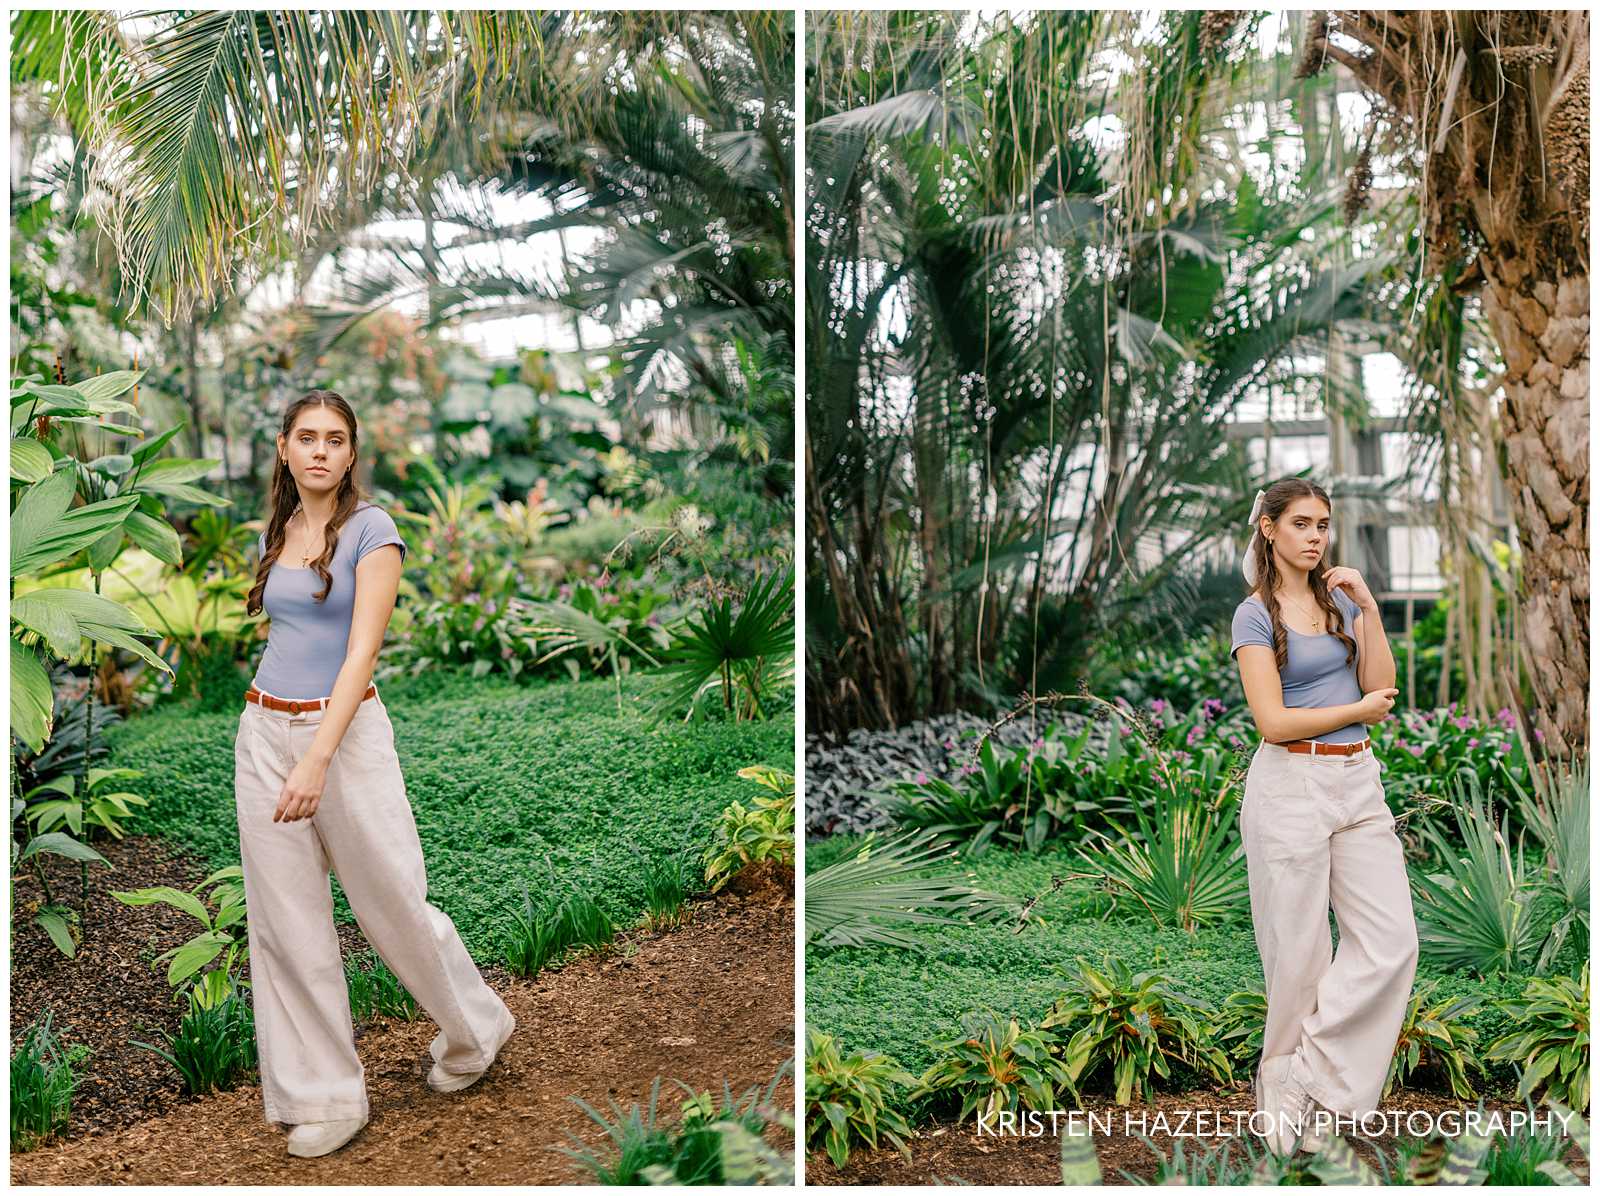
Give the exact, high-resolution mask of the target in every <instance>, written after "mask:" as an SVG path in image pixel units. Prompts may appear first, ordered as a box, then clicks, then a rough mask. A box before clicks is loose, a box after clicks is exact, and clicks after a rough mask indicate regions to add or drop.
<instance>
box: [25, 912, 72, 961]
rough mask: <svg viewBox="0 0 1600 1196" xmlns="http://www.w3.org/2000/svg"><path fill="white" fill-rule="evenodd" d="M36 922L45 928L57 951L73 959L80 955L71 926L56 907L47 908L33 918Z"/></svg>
mask: <svg viewBox="0 0 1600 1196" xmlns="http://www.w3.org/2000/svg"><path fill="white" fill-rule="evenodd" d="M33 920H34V922H36V923H37V924H38V925H40V926H42V927H43V928H44V932H45V933H46V934H48V935H49V936H50V941H51V942H52V943H54V944H55V945H56V950H58V951H60V952H61V954H63V955H65V956H66V957H67V958H68V959H72V958H74V957H76V956H77V954H78V944H77V943H75V942H73V940H72V928H71V924H70V923H69V922H68V921H67V919H66V918H65V917H63V916H62V914H61V912H60V911H59V910H57V909H56V908H55V907H54V906H49V905H47V906H45V907H44V908H43V909H41V910H40V911H39V912H38V913H37V914H35V915H34V916H33Z"/></svg>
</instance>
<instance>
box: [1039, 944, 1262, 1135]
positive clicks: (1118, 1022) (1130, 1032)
mask: <svg viewBox="0 0 1600 1196" xmlns="http://www.w3.org/2000/svg"><path fill="white" fill-rule="evenodd" d="M1101 968H1102V969H1103V970H1096V969H1095V968H1094V967H1092V966H1091V965H1090V964H1089V962H1088V961H1087V960H1084V959H1081V958H1080V959H1079V960H1078V971H1077V974H1076V975H1075V976H1071V977H1070V984H1069V987H1068V988H1067V990H1066V991H1065V992H1064V993H1063V994H1062V995H1061V996H1059V997H1057V998H1056V1000H1055V1002H1054V1004H1052V1005H1051V1007H1050V1012H1049V1014H1048V1015H1047V1016H1046V1017H1045V1019H1044V1021H1043V1022H1042V1023H1041V1026H1042V1028H1045V1029H1050V1028H1052V1027H1057V1026H1059V1027H1061V1028H1062V1031H1063V1033H1064V1034H1065V1035H1067V1036H1068V1037H1067V1038H1066V1045H1065V1047H1064V1049H1063V1051H1062V1062H1063V1063H1064V1064H1065V1066H1066V1070H1067V1075H1068V1076H1069V1078H1070V1079H1071V1081H1072V1083H1073V1084H1076V1083H1077V1082H1078V1081H1079V1080H1080V1079H1081V1078H1083V1077H1085V1076H1087V1075H1092V1074H1094V1073H1096V1072H1098V1071H1100V1070H1101V1069H1102V1068H1104V1069H1105V1070H1106V1071H1107V1072H1109V1074H1110V1079H1111V1082H1112V1086H1113V1091H1114V1096H1115V1099H1116V1102H1117V1103H1118V1104H1119V1105H1125V1104H1127V1103H1128V1102H1129V1101H1130V1100H1132V1099H1133V1092H1134V1089H1135V1087H1137V1088H1138V1090H1139V1092H1140V1094H1141V1095H1142V1096H1143V1097H1144V1099H1145V1100H1146V1101H1149V1100H1152V1099H1153V1092H1152V1085H1151V1075H1152V1073H1153V1074H1155V1075H1158V1076H1160V1077H1161V1078H1162V1079H1170V1078H1171V1075H1172V1069H1171V1067H1170V1065H1169V1063H1168V1060H1169V1059H1175V1060H1178V1061H1179V1062H1181V1063H1183V1064H1185V1065H1186V1066H1188V1067H1189V1068H1190V1069H1192V1070H1194V1071H1196V1072H1204V1073H1206V1074H1209V1075H1210V1076H1211V1077H1212V1078H1213V1079H1215V1080H1217V1081H1218V1082H1222V1083H1225V1082H1227V1081H1228V1080H1231V1079H1232V1078H1233V1067H1232V1065H1231V1064H1230V1063H1229V1061H1228V1053H1227V1052H1226V1051H1225V1050H1223V1049H1222V1048H1221V1047H1220V1046H1218V1045H1217V1043H1216V1041H1215V1040H1214V1039H1213V1038H1212V1037H1211V1032H1210V1029H1209V1028H1208V1026H1207V1024H1206V1023H1207V1018H1206V1011H1205V1009H1204V1008H1203V1007H1202V1006H1201V1005H1200V1004H1199V1003H1198V1002H1196V1001H1193V1000H1191V999H1190V998H1188V997H1185V996H1183V995H1181V994H1180V993H1178V992H1177V991H1175V990H1174V989H1173V988H1172V986H1171V982H1170V981H1169V980H1168V979H1167V978H1166V977H1165V976H1162V975H1160V974H1159V973H1156V972H1140V973H1139V974H1138V975H1134V973H1133V972H1132V971H1131V970H1130V969H1129V968H1128V966H1127V965H1126V964H1124V963H1123V962H1122V961H1121V960H1118V959H1114V958H1111V957H1110V956H1108V957H1107V958H1106V959H1105V961H1104V962H1103V963H1102V964H1101Z"/></svg>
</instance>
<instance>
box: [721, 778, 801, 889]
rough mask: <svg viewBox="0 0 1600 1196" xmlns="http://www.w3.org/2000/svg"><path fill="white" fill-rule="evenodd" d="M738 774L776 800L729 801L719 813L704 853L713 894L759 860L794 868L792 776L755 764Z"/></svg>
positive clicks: (758, 798) (766, 798)
mask: <svg viewBox="0 0 1600 1196" xmlns="http://www.w3.org/2000/svg"><path fill="white" fill-rule="evenodd" d="M739 775H740V776H741V777H744V778H746V779H747V780H752V781H755V782H756V783H757V784H759V785H764V786H766V788H768V789H771V790H772V791H773V792H774V793H776V794H777V796H776V797H756V798H752V799H751V803H750V809H748V810H747V809H745V807H744V803H743V802H738V801H735V802H732V803H730V804H729V805H728V806H727V808H726V809H724V810H723V811H722V816H721V817H720V818H719V819H718V820H717V825H716V828H715V830H714V831H713V832H712V839H711V843H710V845H709V846H708V847H707V848H706V852H705V866H706V884H708V885H709V886H710V887H711V891H712V892H713V893H715V892H716V891H717V890H718V889H720V888H722V886H723V885H725V884H727V883H728V881H729V880H730V879H732V878H733V876H734V875H735V874H736V873H737V872H739V870H740V869H742V868H745V867H747V866H749V865H750V864H756V863H760V862H761V861H762V860H774V861H776V862H777V863H779V864H783V865H787V866H789V867H793V866H794V777H793V775H791V774H790V773H786V772H783V771H780V770H779V769H776V768H769V767H767V766H765V765H754V766H752V767H750V768H741V769H740V770H739Z"/></svg>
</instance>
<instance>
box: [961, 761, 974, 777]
mask: <svg viewBox="0 0 1600 1196" xmlns="http://www.w3.org/2000/svg"><path fill="white" fill-rule="evenodd" d="M977 771H978V766H977V765H976V764H963V765H962V766H961V775H962V776H964V777H970V776H971V775H972V774H973V773H975V772H977Z"/></svg>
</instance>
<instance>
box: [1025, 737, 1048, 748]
mask: <svg viewBox="0 0 1600 1196" xmlns="http://www.w3.org/2000/svg"><path fill="white" fill-rule="evenodd" d="M1028 746H1029V747H1030V748H1032V749H1033V750H1034V751H1036V752H1042V751H1044V736H1043V735H1040V736H1039V737H1038V738H1036V739H1035V740H1034V741H1033V742H1032V743H1030V744H1029V745H1028Z"/></svg>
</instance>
